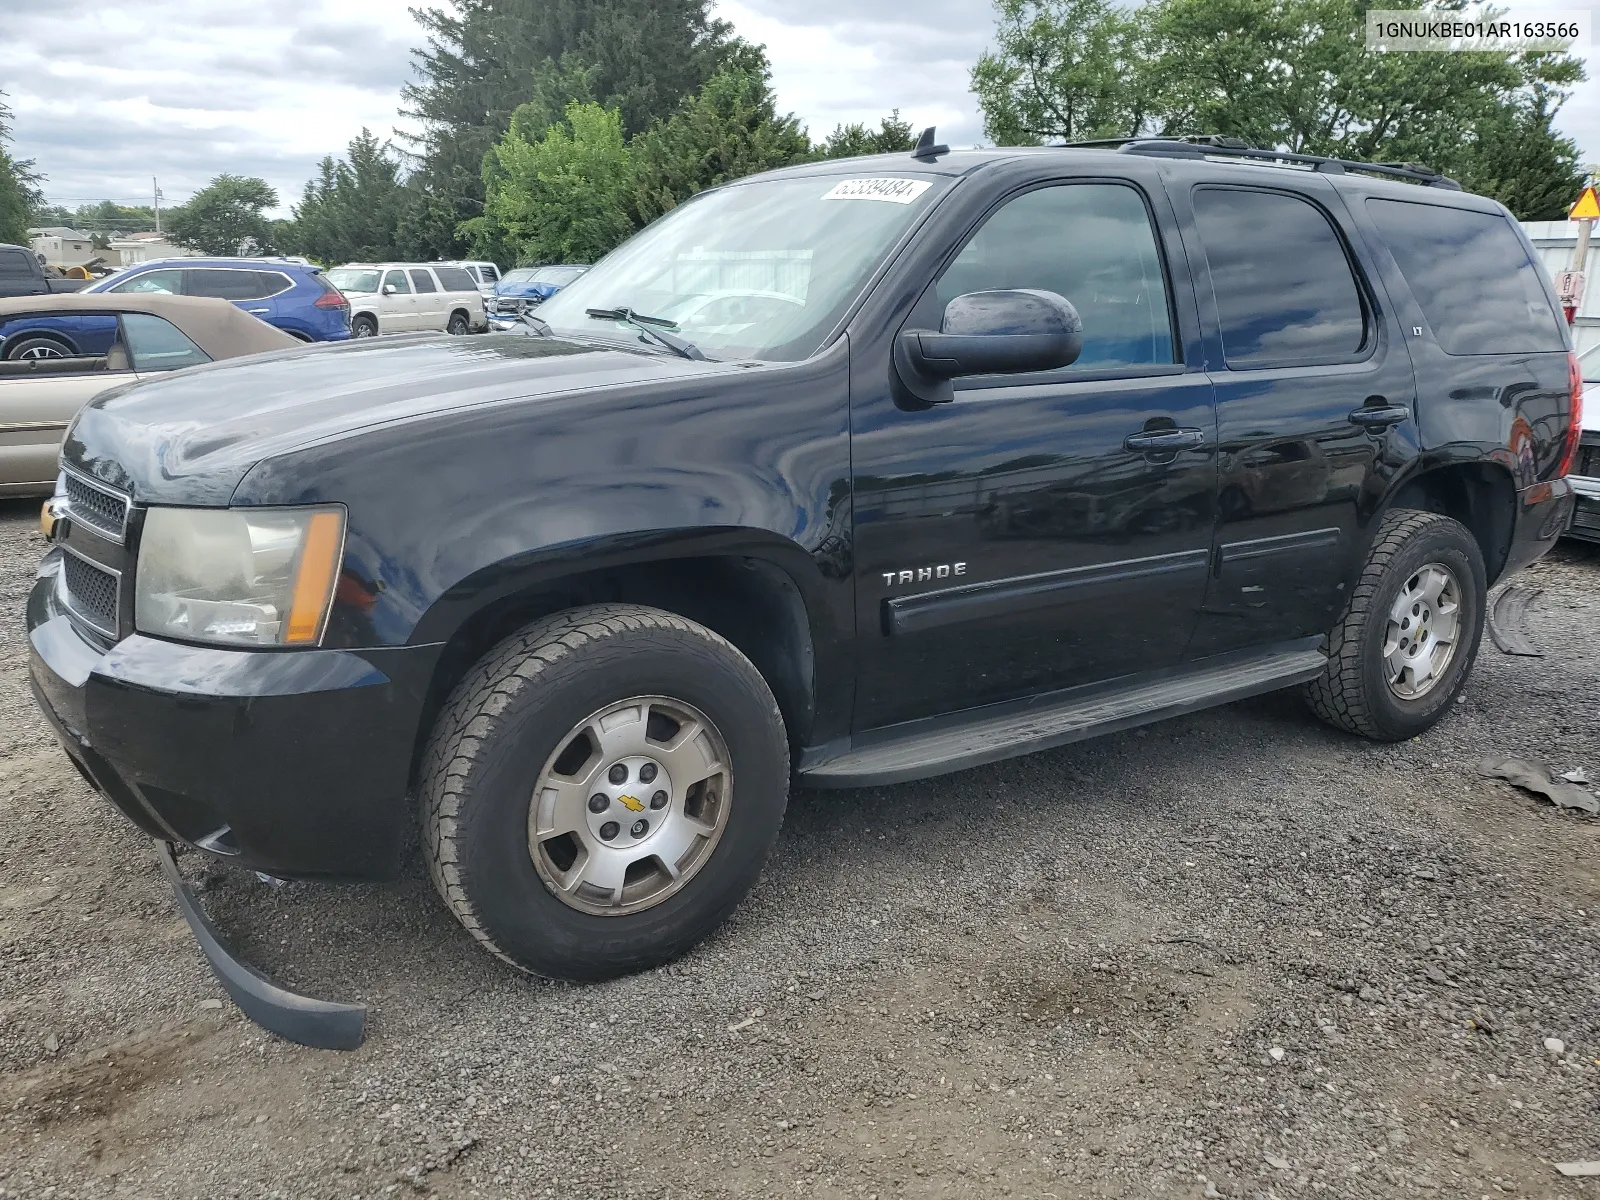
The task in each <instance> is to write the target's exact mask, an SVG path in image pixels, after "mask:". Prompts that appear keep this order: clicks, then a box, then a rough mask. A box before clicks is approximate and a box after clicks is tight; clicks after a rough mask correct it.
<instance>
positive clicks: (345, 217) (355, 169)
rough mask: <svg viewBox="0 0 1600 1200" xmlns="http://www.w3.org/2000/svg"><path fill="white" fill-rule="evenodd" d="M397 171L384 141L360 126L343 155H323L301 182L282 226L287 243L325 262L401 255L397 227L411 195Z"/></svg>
mask: <svg viewBox="0 0 1600 1200" xmlns="http://www.w3.org/2000/svg"><path fill="white" fill-rule="evenodd" d="M400 170H401V167H400V160H399V159H398V158H397V157H396V156H395V155H394V154H393V153H392V151H391V149H390V147H389V146H388V144H387V143H384V142H380V141H378V139H377V138H375V137H373V136H372V134H371V132H369V131H368V130H367V129H362V131H361V133H360V134H359V135H358V136H356V137H355V138H353V139H352V140H351V142H350V145H349V148H348V150H347V151H346V155H345V157H344V158H342V159H335V158H333V157H332V156H331V155H330V156H328V157H327V158H324V159H323V160H322V162H321V163H319V164H318V167H317V176H316V178H314V179H311V180H308V181H307V183H306V185H305V189H304V190H303V191H302V193H301V196H300V203H299V204H297V205H295V207H294V209H293V214H294V216H293V221H292V223H291V224H290V225H289V226H288V228H287V229H286V230H285V236H286V237H287V240H288V243H289V246H292V248H293V249H294V250H295V251H296V252H297V253H300V254H304V255H307V256H309V257H311V258H314V259H316V260H317V261H319V262H322V263H330V264H331V263H340V262H349V261H351V260H352V259H355V260H364V261H369V262H370V261H375V260H377V261H381V260H383V259H392V258H400V257H403V255H402V253H401V250H400V243H399V234H400V228H401V225H402V223H403V222H404V220H405V218H406V216H407V210H408V208H409V207H410V205H411V204H412V203H413V202H414V200H415V198H416V194H415V193H414V192H413V191H411V190H410V189H408V188H407V187H406V186H405V183H404V181H403V180H401V178H400ZM285 248H288V247H285Z"/></svg>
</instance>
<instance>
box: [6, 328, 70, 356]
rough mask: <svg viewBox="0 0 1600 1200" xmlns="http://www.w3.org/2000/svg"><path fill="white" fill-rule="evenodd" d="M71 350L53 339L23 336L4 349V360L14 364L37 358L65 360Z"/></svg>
mask: <svg viewBox="0 0 1600 1200" xmlns="http://www.w3.org/2000/svg"><path fill="white" fill-rule="evenodd" d="M71 353H72V350H71V349H70V348H69V347H68V346H67V345H65V344H64V343H62V342H60V341H57V340H56V339H55V338H53V337H38V336H33V337H30V336H28V335H27V334H24V335H23V336H22V337H19V338H18V339H17V340H16V341H14V342H12V343H11V345H9V346H7V347H6V360H7V361H8V362H16V361H18V360H29V359H38V358H66V357H68V356H69V355H70V354H71Z"/></svg>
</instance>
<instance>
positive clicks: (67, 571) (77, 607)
mask: <svg viewBox="0 0 1600 1200" xmlns="http://www.w3.org/2000/svg"><path fill="white" fill-rule="evenodd" d="M120 582H121V581H120V580H119V579H118V578H117V575H116V573H115V572H114V571H108V570H106V569H105V568H103V567H99V566H96V565H95V564H94V563H92V562H90V561H89V560H88V559H86V558H81V557H79V556H78V555H76V554H74V553H73V552H72V551H70V550H68V551H66V553H64V554H62V556H61V586H62V592H63V598H64V599H65V600H66V604H67V607H68V608H70V609H71V610H72V611H73V612H74V613H76V614H77V615H78V616H79V617H81V618H82V619H83V620H84V621H85V622H87V623H88V624H90V625H92V626H93V627H94V628H96V629H98V630H99V631H100V632H101V633H104V634H108V635H109V636H111V637H115V636H116V635H117V592H118V588H119V585H120Z"/></svg>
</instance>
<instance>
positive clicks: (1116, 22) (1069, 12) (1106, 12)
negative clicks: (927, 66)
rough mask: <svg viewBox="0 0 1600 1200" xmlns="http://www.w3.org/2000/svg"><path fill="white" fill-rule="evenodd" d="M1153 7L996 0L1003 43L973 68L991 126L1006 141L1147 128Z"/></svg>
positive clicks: (1084, 0)
mask: <svg viewBox="0 0 1600 1200" xmlns="http://www.w3.org/2000/svg"><path fill="white" fill-rule="evenodd" d="M1147 17H1148V14H1147V13H1146V11H1145V10H1130V9H1124V8H1121V7H1119V6H1118V5H1116V4H1114V3H1112V2H1111V0H996V4H995V48H994V49H992V50H986V51H984V53H983V54H982V55H981V56H979V58H978V62H977V65H976V66H974V67H973V68H972V90H973V92H974V93H975V94H976V95H977V97H978V107H979V109H980V110H981V111H982V113H983V128H984V132H985V133H987V134H988V136H989V137H991V138H992V139H994V141H995V142H996V144H998V145H1001V146H1030V145H1035V144H1037V143H1039V142H1041V141H1045V140H1048V139H1052V138H1062V139H1065V140H1066V141H1069V142H1071V141H1082V140H1085V139H1089V138H1102V137H1127V136H1131V135H1133V134H1136V133H1140V132H1142V131H1143V129H1144V127H1145V124H1146V122H1147V120H1148V118H1149V116H1150V97H1149V92H1148V89H1147V86H1146V80H1147V77H1148V71H1147V69H1146V62H1147V60H1148V58H1149V54H1150V45H1149V31H1148V19H1147Z"/></svg>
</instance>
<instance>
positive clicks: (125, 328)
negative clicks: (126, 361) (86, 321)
mask: <svg viewBox="0 0 1600 1200" xmlns="http://www.w3.org/2000/svg"><path fill="white" fill-rule="evenodd" d="M122 334H123V339H124V342H125V344H126V345H127V347H128V354H129V356H130V357H131V358H132V359H133V369H134V370H135V371H176V370H177V369H178V368H179V367H193V366H196V365H198V364H200V363H208V362H210V361H211V356H210V355H209V354H207V353H206V352H205V351H204V350H202V349H200V347H199V346H196V345H195V344H194V343H193V342H191V341H190V340H189V339H188V337H187V336H185V334H184V332H183V330H181V329H179V328H178V327H177V326H176V325H174V324H172V322H170V321H166V320H163V319H162V318H160V317H157V316H152V315H151V314H149V313H124V314H123V317H122Z"/></svg>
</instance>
